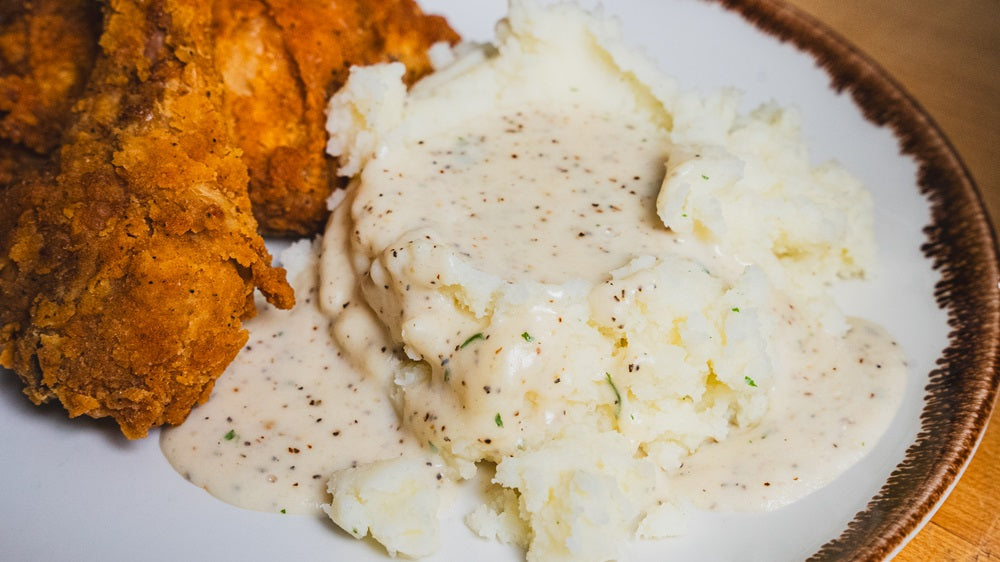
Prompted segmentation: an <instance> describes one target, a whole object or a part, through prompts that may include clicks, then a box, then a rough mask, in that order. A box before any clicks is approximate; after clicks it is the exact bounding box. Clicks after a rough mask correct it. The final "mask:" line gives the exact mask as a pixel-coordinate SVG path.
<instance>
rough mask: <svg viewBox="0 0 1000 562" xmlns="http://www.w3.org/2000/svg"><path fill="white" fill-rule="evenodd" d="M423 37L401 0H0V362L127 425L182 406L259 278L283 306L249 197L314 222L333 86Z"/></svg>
mask: <svg viewBox="0 0 1000 562" xmlns="http://www.w3.org/2000/svg"><path fill="white" fill-rule="evenodd" d="M102 8H103V12H104V19H103V21H102V26H98V25H97V24H96V23H95V21H96V20H97V19H99V18H98V16H99V15H100V13H101V11H102ZM98 29H100V32H99V33H98ZM98 37H100V42H99V43H98ZM439 40H446V41H450V42H454V41H456V40H457V36H456V35H455V34H454V32H453V31H451V29H450V28H449V27H448V26H447V24H446V23H445V22H444V20H443V19H441V18H438V17H428V16H424V15H423V14H422V13H421V12H420V10H419V8H418V7H417V6H416V4H415V3H414V2H413V0H386V1H384V2H383V1H379V0H352V1H348V0H344V1H341V2H337V3H331V2H328V1H325V0H324V1H316V0H308V1H291V0H215V2H214V3H213V2H200V1H198V0H105V1H104V2H98V1H97V0H33V1H32V2H24V3H21V2H10V1H9V0H0V64H2V66H0V90H2V91H0V118H2V123H0V365H2V366H4V367H6V368H9V369H13V370H14V371H15V372H16V373H17V374H18V375H19V376H20V377H21V378H22V379H23V381H24V382H25V393H26V394H27V395H28V397H29V398H30V399H31V400H32V401H34V402H36V403H42V402H46V401H49V400H53V399H55V400H58V401H59V402H61V403H62V405H63V406H64V407H65V408H66V409H67V410H68V411H69V414H70V415H71V416H79V415H89V416H93V417H105V416H111V417H113V418H114V419H115V420H116V421H117V422H118V424H119V425H120V427H121V429H122V432H123V433H124V434H125V435H126V436H128V437H129V438H136V437H142V436H144V435H146V433H147V432H148V430H149V428H151V427H154V426H157V425H161V424H165V423H166V424H177V423H180V422H181V421H183V420H184V418H185V417H186V416H187V415H188V413H189V411H190V409H191V408H192V407H193V406H194V405H196V404H198V403H200V402H202V401H204V400H206V399H207V398H208V395H209V393H210V391H211V388H212V384H213V382H214V380H215V379H216V378H217V377H218V376H219V375H220V374H221V372H222V371H223V370H224V368H225V367H226V365H228V364H229V362H230V361H231V360H232V358H233V357H234V356H235V355H236V354H237V352H238V351H239V350H240V348H241V347H242V346H243V344H244V343H245V341H246V337H247V335H246V331H245V330H244V329H243V327H242V321H243V320H245V319H247V318H249V317H251V316H252V315H253V314H254V313H255V309H254V304H253V292H254V289H255V288H257V289H260V290H261V291H262V292H263V293H264V295H265V296H266V297H267V298H268V300H269V301H271V303H272V304H274V305H276V306H279V307H283V308H285V307H290V306H291V305H292V304H293V302H294V297H293V295H292V291H291V288H290V287H289V286H288V284H287V283H286V281H285V279H284V272H283V271H282V270H281V269H278V268H273V267H271V265H270V261H271V257H270V255H268V253H267V250H266V248H265V247H264V243H263V239H262V238H261V237H260V236H259V234H258V223H257V221H256V220H255V218H254V214H256V215H258V216H259V217H260V219H261V221H262V222H263V226H264V230H266V231H267V232H272V233H280V234H296V233H298V234H308V233H313V232H315V231H317V230H318V229H319V228H320V227H321V226H322V224H323V222H324V221H325V218H326V215H327V210H326V205H325V201H326V199H327V197H328V196H329V193H330V192H331V190H332V188H333V182H334V174H333V173H332V171H333V169H334V168H335V163H334V162H333V161H332V159H330V158H328V157H326V156H325V155H324V147H325V143H326V135H325V131H324V108H325V105H326V101H327V99H328V98H329V96H330V95H331V94H332V93H333V92H334V91H336V90H337V89H339V87H340V86H341V85H342V84H343V83H344V81H345V80H346V77H347V72H348V68H349V67H350V66H351V65H352V64H368V63H373V62H380V61H386V60H400V61H402V62H404V63H405V64H406V65H407V67H408V72H407V76H408V79H409V80H411V81H412V80H414V79H416V78H417V77H418V76H420V75H422V74H424V73H426V72H428V71H429V70H430V64H429V62H428V60H427V57H426V54H425V50H426V48H427V46H429V45H430V44H431V43H433V42H436V41H439ZM95 57H96V62H95ZM88 77H89V78H88ZM88 80H89V81H88ZM84 84H86V90H85V91H84V90H83V87H84ZM70 108H73V112H72V113H71V112H70ZM60 143H62V144H61V145H60ZM54 149H55V150H54ZM49 152H51V155H50V156H49V155H47V154H46V153H49ZM248 166H249V173H248ZM248 182H250V183H249V191H248Z"/></svg>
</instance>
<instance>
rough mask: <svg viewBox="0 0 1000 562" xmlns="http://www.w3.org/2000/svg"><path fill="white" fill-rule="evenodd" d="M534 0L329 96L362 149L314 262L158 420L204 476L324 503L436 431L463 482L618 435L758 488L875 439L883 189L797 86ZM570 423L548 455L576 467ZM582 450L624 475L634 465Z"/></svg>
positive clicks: (299, 501)
mask: <svg viewBox="0 0 1000 562" xmlns="http://www.w3.org/2000/svg"><path fill="white" fill-rule="evenodd" d="M534 9H535V8H529V7H526V6H522V5H521V4H520V3H517V2H515V3H514V4H512V16H511V18H510V20H509V21H508V22H505V23H504V24H503V25H502V26H501V27H500V29H501V35H500V37H499V39H498V40H499V41H500V42H501V43H502V44H501V45H500V47H499V48H497V49H494V50H490V49H486V50H482V51H481V52H479V53H478V54H473V55H469V58H467V59H464V60H463V59H460V60H459V62H458V63H456V65H454V66H453V67H450V68H451V71H450V72H449V69H447V68H446V69H445V70H444V71H443V72H442V73H439V74H436V75H432V77H431V79H430V80H429V81H425V82H421V83H419V84H417V85H416V86H415V87H414V88H413V90H411V91H410V93H409V94H407V93H406V90H405V88H404V87H403V86H402V83H401V82H399V81H398V78H399V77H400V76H401V75H402V72H403V69H402V68H401V66H393V65H385V66H383V67H379V68H372V69H360V71H359V72H358V76H359V77H360V78H358V80H360V81H358V82H355V80H356V79H355V77H354V74H352V83H349V84H348V86H347V87H345V89H344V90H342V94H340V93H339V94H337V96H335V98H334V100H333V102H332V103H331V106H330V112H329V114H330V123H332V125H330V127H331V132H333V133H335V134H334V135H333V138H334V140H335V141H337V142H339V141H340V140H343V139H347V140H346V141H344V142H342V143H341V144H342V145H343V146H342V147H341V148H342V149H343V150H344V151H343V152H340V153H337V154H335V155H337V156H340V157H341V162H350V163H351V164H350V165H345V169H346V168H350V171H351V173H355V172H357V175H356V176H355V177H354V178H353V180H352V185H351V187H350V188H349V191H348V194H347V198H346V200H345V201H344V202H343V203H341V205H340V206H339V207H338V208H337V209H336V210H335V211H334V215H333V218H332V220H331V223H330V226H329V227H328V230H327V232H326V234H325V238H324V239H323V244H324V245H325V246H324V250H323V252H324V255H323V257H322V260H320V258H319V257H318V256H317V253H318V248H319V246H320V244H319V242H314V243H313V244H312V245H311V246H310V245H308V244H306V243H301V242H300V243H299V244H297V245H296V246H293V250H294V251H293V253H292V254H290V255H289V256H290V257H289V260H288V261H291V262H299V263H300V264H301V266H300V268H299V269H300V271H301V273H300V274H299V275H298V276H297V278H296V281H295V284H296V292H297V295H299V304H298V306H297V307H296V308H295V309H294V310H292V311H291V312H280V311H275V310H273V309H271V308H269V307H267V306H266V305H262V308H263V310H262V313H261V314H260V316H258V317H257V318H254V319H252V320H250V321H249V322H247V327H248V329H249V330H250V334H251V337H250V343H249V344H248V345H247V348H246V349H245V350H244V351H243V352H242V353H241V354H240V355H239V357H238V358H237V360H236V361H235V362H234V363H233V364H232V366H231V367H230V368H229V370H228V371H227V372H226V373H225V374H224V375H223V377H222V378H220V379H219V381H218V383H217V385H216V388H215V392H214V394H213V396H212V398H211V400H210V401H209V402H208V403H207V404H206V405H204V406H200V407H199V408H197V409H196V410H194V411H193V412H192V414H191V416H190V418H189V419H188V420H187V421H186V422H185V423H184V424H183V425H182V426H180V427H178V428H171V429H167V430H165V431H164V432H163V433H162V438H161V446H162V449H163V451H164V453H165V455H166V456H167V458H168V459H169V460H170V462H171V464H172V465H173V466H174V467H175V468H176V469H177V470H178V472H180V473H181V474H183V475H184V476H185V477H186V478H188V479H189V480H190V481H191V482H193V483H195V484H196V485H198V486H201V487H203V488H205V489H206V490H208V491H209V492H210V493H211V494H213V495H215V496H217V497H219V498H221V499H223V500H225V501H227V502H230V503H233V504H235V505H239V506H242V507H246V508H251V509H257V510H263V511H275V512H297V513H319V511H320V510H319V505H320V504H323V503H328V502H330V497H329V496H328V494H327V492H326V483H327V480H328V478H329V477H330V475H331V474H332V473H334V472H336V471H339V470H341V469H345V468H348V467H352V466H355V465H365V464H366V463H368V462H371V461H374V460H378V459H386V458H394V457H400V456H404V457H416V456H419V455H428V454H429V453H434V454H438V453H439V454H440V456H441V457H442V458H443V459H444V461H445V462H446V463H451V464H449V467H450V468H456V470H455V471H452V472H450V473H447V474H446V479H447V477H450V476H453V475H454V474H456V473H459V474H461V475H462V476H463V477H468V476H469V474H468V471H467V469H468V468H469V467H470V466H474V464H473V463H475V462H479V461H481V460H482V459H489V460H492V461H496V462H497V463H499V464H498V465H497V466H498V470H497V473H498V474H499V473H501V472H505V473H508V474H513V473H515V472H516V467H517V462H518V460H519V459H520V458H522V457H521V455H522V454H523V455H524V456H528V455H533V457H532V458H543V459H545V458H546V457H545V455H544V454H543V455H541V457H539V456H538V455H534V453H537V452H538V451H544V450H545V447H546V446H547V445H550V444H552V443H553V442H558V443H560V444H565V443H566V442H568V441H567V439H566V436H567V435H571V436H573V437H574V438H578V437H579V436H580V435H583V437H582V438H581V439H582V442H584V443H585V442H586V439H587V438H588V437H589V436H590V435H593V436H598V435H599V436H601V438H602V439H608V441H607V442H608V443H612V442H613V443H614V444H615V447H619V449H616V450H625V451H636V458H633V457H629V456H628V453H626V454H625V455H624V458H629V459H630V461H635V462H636V463H637V464H642V465H643V466H642V467H640V468H650V466H653V467H658V468H659V470H658V473H659V476H660V477H659V478H658V479H656V480H658V484H657V486H658V489H657V495H659V496H660V497H661V498H662V499H664V500H666V501H667V502H673V501H678V500H685V499H686V500H690V501H691V502H692V503H693V504H694V505H695V506H698V507H700V508H703V509H712V510H747V511H755V510H769V509H777V508H779V507H781V506H783V505H786V504H788V503H790V502H792V501H795V500H796V499H798V498H801V497H803V496H804V495H806V494H808V493H809V492H811V491H813V490H816V489H817V488H819V487H821V486H823V485H824V484H826V483H828V482H830V481H831V480H832V479H833V478H835V477H836V476H837V475H838V474H840V473H841V472H842V471H843V470H845V469H846V468H848V467H849V466H851V465H852V464H853V463H855V462H856V461H857V460H858V459H859V458H860V457H861V456H862V455H863V454H864V453H865V452H866V451H868V450H870V449H871V448H872V447H874V445H875V444H876V442H877V441H878V440H879V438H880V436H881V435H882V433H883V432H884V430H885V428H886V427H887V426H888V424H889V422H890V420H891V418H892V417H893V414H894V412H895V409H896V407H897V406H898V404H899V401H900V399H901V395H902V391H903V385H904V384H905V372H906V369H905V364H904V360H903V358H902V355H901V353H900V351H899V349H898V347H897V346H896V345H895V343H894V342H893V341H892V339H891V338H890V337H889V335H888V334H886V333H885V331H883V330H882V329H880V328H878V327H877V326H874V325H872V324H870V323H868V322H866V321H863V320H859V319H847V320H846V321H845V320H844V319H843V317H842V315H841V313H840V311H839V310H837V309H836V307H834V306H833V305H832V302H831V301H830V300H829V297H828V295H827V294H826V293H827V289H828V288H829V284H830V283H832V282H834V280H835V279H836V278H837V277H838V276H840V277H851V276H858V275H860V274H861V273H862V272H863V271H864V270H865V268H866V267H868V266H869V265H870V263H869V261H870V259H868V258H870V256H871V252H869V250H871V249H872V247H873V245H874V244H873V242H872V240H871V232H870V230H871V228H870V227H871V224H870V216H869V215H868V212H869V211H870V199H869V198H868V197H867V193H866V192H864V191H863V189H862V188H861V187H860V184H857V183H856V181H855V180H853V178H850V177H849V175H848V174H847V173H846V172H844V171H842V170H841V169H839V168H838V167H836V166H825V167H822V166H821V167H814V166H812V165H811V163H810V162H809V161H808V155H807V153H806V152H807V151H806V150H805V147H804V146H803V145H802V144H801V141H800V135H799V132H798V129H797V120H796V118H795V116H794V114H793V113H792V112H785V111H783V110H780V109H779V108H775V107H765V108H763V109H760V110H758V111H757V112H755V113H753V114H751V115H749V116H742V115H737V114H736V107H737V106H738V102H737V101H736V100H735V96H734V95H733V94H731V93H725V94H720V95H718V96H715V97H709V98H704V99H703V98H699V97H697V96H694V95H687V94H682V93H678V92H677V90H676V88H675V87H674V86H673V85H672V83H670V82H669V80H667V79H665V78H662V77H660V76H659V75H658V74H657V71H654V70H653V69H652V68H651V65H649V64H648V63H647V62H643V61H642V60H639V59H637V58H635V56H634V55H631V54H629V53H627V52H625V50H624V48H623V47H621V46H620V44H619V43H618V40H619V37H618V36H617V35H615V32H614V29H613V26H612V24H609V23H607V22H602V21H597V20H595V19H593V18H590V16H583V15H580V14H577V13H576V12H575V11H574V10H573V9H572V8H570V7H566V6H561V7H555V8H553V9H552V11H550V12H549V11H544V10H541V11H538V12H534V11H532V10H534ZM563 26H565V29H564V28H563ZM366 73H367V74H366ZM366 77H367V78H366ZM364 80H367V82H366V81H364ZM393 80H395V82H394V81H393ZM352 84H353V85H352ZM526 84H528V85H530V86H531V87H527V88H526V87H524V86H525V85H526ZM352 96H353V97H352ZM379 96H382V97H379ZM338 104H339V105H338ZM394 112H395V113H394ZM380 119H381V121H379V120H380ZM338 120H339V121H338ZM352 139H353V140H352ZM352 143H353V144H352ZM365 143H368V144H365ZM331 144H333V142H332V143H331ZM352 146H353V147H354V148H351V147H352ZM352 151H353V152H352ZM703 156H704V158H703ZM362 161H364V162H362ZM758 221H759V222H758ZM668 225H669V226H670V227H671V228H668ZM758 226H759V228H758ZM845 233H846V235H849V236H845ZM845 240H847V241H846V242H845ZM318 261H319V262H320V263H319V265H317V262H318ZM747 261H753V262H754V263H752V264H748V263H746V262H747ZM286 263H288V262H287V261H286ZM317 267H318V268H319V271H320V274H319V277H320V278H319V280H317V278H316V277H317V274H316V271H317ZM293 269H295V268H293ZM317 283H319V285H317ZM318 286H321V287H322V290H321V292H322V297H321V298H319V297H318V296H317V287H318ZM320 301H321V302H322V304H321V303H320ZM321 307H322V310H321ZM841 327H844V328H846V330H845V331H844V333H843V334H841V333H837V331H838V330H839V329H840V328H841ZM827 329H830V331H829V332H828V331H826V330H827ZM831 332H832V333H831ZM501 390H502V392H501ZM587 432H591V434H588V433H587ZM555 449H558V450H559V451H560V453H559V455H561V457H560V459H559V460H560V463H558V464H560V468H559V469H558V470H559V471H560V472H558V474H555V473H554V474H551V475H550V474H547V473H546V474H544V475H542V477H541V478H540V480H544V481H556V480H560V478H562V479H563V480H564V481H565V479H566V478H572V477H576V476H578V475H574V473H573V471H574V466H575V464H579V462H578V461H576V460H573V461H572V462H563V461H565V460H566V459H576V458H577V457H575V456H573V455H572V454H569V453H566V449H565V448H559V447H556V448H555ZM592 457H593V460H594V461H595V464H596V465H602V466H612V465H611V464H609V463H603V459H601V458H600V451H598V454H596V455H592ZM637 458H638V459H641V460H636V459H637ZM546 462H547V459H546ZM505 463H509V464H506V465H505ZM542 464H545V463H542ZM567 466H568V468H567ZM511 467H515V468H511ZM592 468H593V467H592V466H591V467H585V468H583V469H580V471H579V472H581V473H584V477H586V478H592V479H591V480H590V481H591V482H597V481H600V482H601V486H604V487H603V488H602V490H603V491H602V493H604V492H605V491H607V492H608V493H609V494H611V495H610V496H607V497H617V498H620V497H621V495H620V494H618V492H619V488H621V487H620V486H619V484H621V483H620V482H616V479H617V480H621V479H622V478H623V477H622V476H620V475H618V474H610V475H609V474H601V473H600V472H599V469H600V468H601V467H598V470H597V472H594V471H593V470H591V469H592ZM359 470H363V467H362V469H359ZM546 470H548V465H547V464H545V466H543V467H542V470H540V471H537V472H540V473H545V472H546ZM588 470H590V472H587V471H588ZM653 471H654V469H653V468H650V470H649V471H648V472H646V473H645V474H653ZM528 472H531V470H529V471H528ZM567 474H569V476H566V475H567ZM595 474H596V476H595ZM605 477H607V478H605ZM650 479H653V478H652V477H650ZM609 482H610V483H609ZM534 484H536V482H531V483H529V485H534ZM626 484H628V483H626ZM517 486H518V485H515V486H513V487H517ZM616 486H618V488H616ZM625 487H628V486H627V485H626V486H625ZM526 488H527V486H525V489H526ZM543 488H544V486H543ZM609 490H610V491H609ZM521 492H523V490H522V491H521ZM470 493H471V492H470ZM523 493H527V492H523ZM615 494H618V495H615ZM542 495H543V496H544V495H545V494H544V493H543V494H542ZM578 495H580V496H581V497H580V498H573V500H574V501H576V500H580V501H581V502H585V501H591V502H593V501H597V503H598V504H599V505H598V506H597V507H595V508H594V509H605V508H606V505H604V504H601V502H600V501H599V500H600V498H601V497H604V496H602V495H601V494H596V493H593V494H590V493H584V492H580V493H579V494H578ZM585 496H590V497H585ZM645 496H646V494H643V497H642V500H643V501H646V500H647V499H650V500H652V499H653V498H646V497H645ZM524 497H525V496H524V495H522V496H521V498H522V499H524ZM594 498H598V499H597V500H595V499H594ZM559 499H562V498H559ZM334 503H336V500H334ZM515 503H516V502H515ZM524 503H530V502H529V501H527V500H526V501H525V502H524ZM543 503H544V502H543ZM549 503H560V502H557V501H553V502H549ZM560 505H562V506H566V505H577V506H578V505H586V504H581V503H573V502H570V501H565V502H561V504H560ZM399 508H400V509H401V510H405V509H406V506H402V505H401V506H399ZM586 509H589V507H588V508H586ZM628 509H633V506H632V505H631V504H630V505H629V507H628ZM636 509H638V510H639V513H638V514H641V512H642V510H644V509H645V507H639V508H636ZM605 510H606V509H605ZM570 511H572V509H570ZM577 511H579V510H577ZM623 514H624V515H623ZM638 514H637V513H634V512H632V511H621V512H620V513H615V514H612V515H610V517H612V518H614V517H618V518H619V519H622V520H623V521H625V522H626V523H628V525H632V524H633V521H634V520H636V519H637V516H638ZM562 515H563V514H562V513H555V515H554V516H553V517H552V518H551V519H550V520H554V521H556V522H560V521H564V520H565V519H560V517H562ZM520 516H523V514H519V515H515V517H520ZM567 517H572V513H570V514H569V515H567ZM538 520H539V521H540V520H541V519H538ZM595 521H596V519H595ZM338 523H339V522H338ZM366 524H367V523H366ZM532 524H533V523H532ZM573 524H574V523H572V522H571V523H570V525H566V526H564V528H567V527H572V525H573ZM470 526H471V525H470ZM626 526H627V525H626ZM573 529H574V531H573V532H578V533H582V534H593V533H590V532H589V531H588V530H587V529H583V528H582V527H581V528H580V529H583V530H579V529H578V528H576V527H573ZM348 530H349V532H351V530H350V529H349V527H348ZM547 532H548V529H544V530H543V529H533V531H532V534H533V536H535V537H537V536H539V535H540V534H543V533H547ZM560 532H561V531H560ZM352 534H354V535H355V536H364V533H363V532H358V533H354V532H352ZM597 534H599V533H597ZM664 534H667V533H659V534H655V533H654V534H650V535H649V536H663V535H664ZM373 535H374V531H373ZM553 536H555V535H553ZM627 536H631V534H626V535H622V536H618V535H615V536H610V535H609V536H608V538H607V539H606V540H608V541H618V542H621V541H622V540H624V539H623V538H622V537H627ZM555 542H558V541H555ZM563 542H565V541H563ZM556 546H557V548H561V547H560V546H559V545H556ZM529 548H530V547H529ZM403 552H404V554H405V551H403ZM530 553H531V551H530V550H529V554H530ZM534 555H535V556H538V557H544V556H545V553H544V552H543V553H541V554H539V553H538V552H535V554H534Z"/></svg>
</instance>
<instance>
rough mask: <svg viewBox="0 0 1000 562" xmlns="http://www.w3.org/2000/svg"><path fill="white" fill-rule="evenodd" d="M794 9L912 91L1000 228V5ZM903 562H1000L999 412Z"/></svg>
mask: <svg viewBox="0 0 1000 562" xmlns="http://www.w3.org/2000/svg"><path fill="white" fill-rule="evenodd" d="M786 1H787V2H788V3H789V4H793V5H795V6H797V7H799V8H801V9H802V10H804V11H805V12H807V13H809V14H811V15H812V16H814V17H816V18H817V19H819V20H820V21H822V22H824V23H826V24H827V25H828V26H829V27H830V28H832V29H833V30H835V31H836V32H837V33H839V34H840V35H842V36H843V37H844V38H846V39H847V40H848V41H850V42H851V43H853V44H854V45H856V46H857V47H859V48H860V49H861V50H862V51H864V52H865V53H866V54H868V55H869V56H870V57H872V58H873V59H874V60H876V61H877V62H878V63H879V64H880V65H882V67H883V68H885V69H886V70H887V71H888V72H889V74H890V75H892V76H893V77H894V78H895V79H896V80H897V81H899V82H900V83H901V84H902V85H903V86H904V87H905V88H906V89H907V91H908V92H909V93H910V94H911V95H912V96H913V97H914V98H915V99H916V100H917V101H918V103H920V104H921V105H922V106H923V107H924V109H926V110H927V112H928V114H930V116H931V117H932V118H933V119H934V120H935V121H936V122H937V124H938V125H939V126H940V128H941V130H942V131H943V132H944V134H945V135H946V136H947V137H948V138H949V140H950V141H951V142H952V144H953V145H954V147H955V148H956V150H957V152H958V153H959V155H960V156H961V157H962V159H963V161H964V162H965V164H966V166H968V168H969V170H970V171H971V173H972V177H973V179H974V180H975V181H976V184H977V185H978V186H979V190H980V192H981V193H982V196H983V200H984V202H985V205H986V209H987V212H988V213H989V215H990V217H991V219H992V221H993V224H994V225H997V224H1000V1H998V0H945V1H942V0H786ZM895 560H897V561H902V562H917V561H920V562H924V561H934V562H936V561H950V560H961V561H977V562H992V561H1000V408H995V409H994V412H993V416H992V419H991V422H990V425H989V427H988V428H987V431H986V434H985V436H984V437H983V439H982V442H981V444H980V446H979V450H978V452H977V453H976V455H975V456H974V457H973V459H972V462H971V463H970V464H969V466H968V468H967V469H966V471H965V474H964V476H962V478H961V480H960V481H959V482H958V484H957V486H956V487H955V489H954V490H953V491H952V493H951V495H950V496H949V497H948V499H947V500H946V501H945V502H944V504H943V505H942V506H941V508H940V509H939V510H938V512H937V513H936V514H935V515H934V517H933V519H931V521H930V523H928V524H927V526H926V527H924V528H923V530H921V531H920V532H919V533H918V534H917V536H916V537H914V538H913V540H912V541H911V542H910V543H909V544H907V545H906V546H905V547H904V548H903V550H902V552H900V553H899V554H898V555H897V556H896V558H895Z"/></svg>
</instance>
